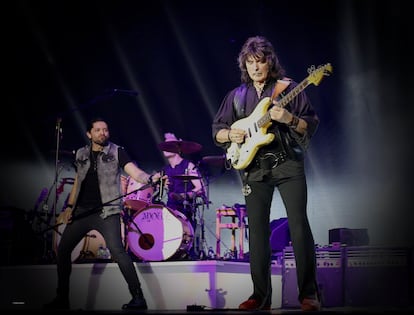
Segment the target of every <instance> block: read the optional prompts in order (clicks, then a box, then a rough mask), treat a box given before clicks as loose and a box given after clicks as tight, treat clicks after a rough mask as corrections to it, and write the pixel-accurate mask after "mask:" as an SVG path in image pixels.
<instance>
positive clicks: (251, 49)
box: [237, 36, 285, 83]
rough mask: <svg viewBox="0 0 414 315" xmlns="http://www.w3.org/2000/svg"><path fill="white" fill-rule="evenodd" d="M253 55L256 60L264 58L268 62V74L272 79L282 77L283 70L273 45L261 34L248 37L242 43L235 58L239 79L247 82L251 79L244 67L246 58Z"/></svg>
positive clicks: (283, 74)
mask: <svg viewBox="0 0 414 315" xmlns="http://www.w3.org/2000/svg"><path fill="white" fill-rule="evenodd" d="M249 57H253V58H255V59H257V60H266V61H267V62H268V64H269V70H270V71H269V76H270V77H271V78H273V79H276V80H278V79H282V78H283V77H284V76H285V70H284V69H283V67H282V65H281V64H280V63H279V58H278V57H277V55H276V52H275V50H274V48H273V45H272V43H271V42H270V41H268V40H267V39H266V38H265V37H263V36H253V37H249V38H248V39H247V40H246V42H245V43H244V44H243V47H242V49H241V50H240V53H239V56H238V58H237V61H238V64H239V69H240V71H241V77H240V79H241V81H242V82H243V83H248V82H250V81H251V78H250V77H249V74H248V73H247V69H246V60H247V58H249Z"/></svg>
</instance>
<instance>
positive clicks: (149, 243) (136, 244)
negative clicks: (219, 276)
mask: <svg viewBox="0 0 414 315" xmlns="http://www.w3.org/2000/svg"><path fill="white" fill-rule="evenodd" d="M193 237H194V231H193V228H192V226H191V224H190V222H189V221H188V219H187V218H186V217H185V216H184V215H183V214H181V213H180V212H178V211H174V210H171V209H169V208H167V207H165V206H163V205H151V206H149V207H148V208H146V209H144V210H142V211H140V212H138V213H137V214H136V215H135V216H134V219H133V220H132V222H130V223H129V225H128V228H127V241H128V245H129V249H130V250H131V251H132V253H133V254H134V255H135V256H137V257H138V258H140V259H142V260H144V261H163V260H168V259H171V258H175V257H179V256H182V257H184V256H186V254H188V250H189V249H190V248H191V246H192V241H193Z"/></svg>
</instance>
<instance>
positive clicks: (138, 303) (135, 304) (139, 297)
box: [122, 289, 148, 310]
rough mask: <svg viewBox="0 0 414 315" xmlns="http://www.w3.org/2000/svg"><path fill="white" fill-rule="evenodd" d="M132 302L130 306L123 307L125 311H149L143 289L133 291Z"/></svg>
mask: <svg viewBox="0 0 414 315" xmlns="http://www.w3.org/2000/svg"><path fill="white" fill-rule="evenodd" d="M131 294H132V300H131V301H129V303H128V304H124V305H122V309H123V310H147V309H148V306H147V301H145V298H144V294H143V293H142V290H141V289H137V290H133V291H131Z"/></svg>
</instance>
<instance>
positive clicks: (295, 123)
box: [288, 115, 299, 129]
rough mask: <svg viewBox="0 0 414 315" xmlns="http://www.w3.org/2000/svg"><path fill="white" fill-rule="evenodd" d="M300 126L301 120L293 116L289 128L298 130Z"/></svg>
mask: <svg viewBox="0 0 414 315" xmlns="http://www.w3.org/2000/svg"><path fill="white" fill-rule="evenodd" d="M298 124H299V118H298V117H296V116H295V115H293V116H292V120H291V122H290V123H289V124H288V126H289V128H292V129H296V128H297V127H298Z"/></svg>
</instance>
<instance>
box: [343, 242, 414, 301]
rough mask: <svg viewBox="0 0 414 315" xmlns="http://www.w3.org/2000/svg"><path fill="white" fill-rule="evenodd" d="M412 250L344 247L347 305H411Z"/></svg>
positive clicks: (345, 296)
mask: <svg viewBox="0 0 414 315" xmlns="http://www.w3.org/2000/svg"><path fill="white" fill-rule="evenodd" d="M411 257H412V253H411V249H409V248H387V247H373V246H355V247H345V248H344V258H345V259H344V264H345V269H344V284H345V286H344V299H345V304H346V305H347V306H396V307H399V306H408V305H410V303H411V302H412V301H411V302H410V300H411V296H412V287H411V286H412V285H413V283H412V282H413V275H412V269H411Z"/></svg>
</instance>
